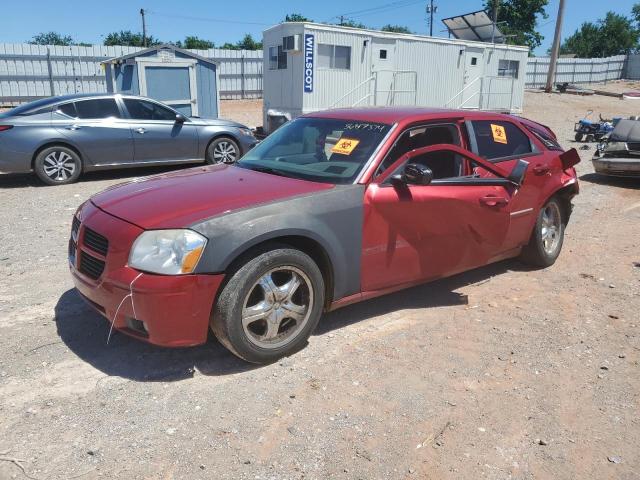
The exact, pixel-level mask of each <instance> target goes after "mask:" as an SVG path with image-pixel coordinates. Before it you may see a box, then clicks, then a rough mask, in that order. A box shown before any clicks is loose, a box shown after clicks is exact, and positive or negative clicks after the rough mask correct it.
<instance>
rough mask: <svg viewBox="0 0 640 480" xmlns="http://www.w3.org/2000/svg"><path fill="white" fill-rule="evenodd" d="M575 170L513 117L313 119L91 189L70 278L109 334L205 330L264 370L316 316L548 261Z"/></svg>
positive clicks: (553, 143) (77, 228) (547, 136)
mask: <svg viewBox="0 0 640 480" xmlns="http://www.w3.org/2000/svg"><path fill="white" fill-rule="evenodd" d="M579 160H580V159H579V157H578V154H577V152H576V151H575V150H570V151H567V152H565V151H563V149H562V148H561V147H560V145H559V144H558V142H557V139H556V137H555V135H554V133H553V132H552V131H551V130H550V129H549V128H547V127H545V126H543V125H541V124H538V123H535V122H532V121H529V120H525V119H522V118H518V117H514V116H510V115H502V114H494V113H486V112H467V111H456V110H433V109H420V108H402V109H401V108H382V109H345V110H333V111H326V112H317V113H313V114H309V115H305V116H302V117H299V118H297V119H296V120H294V121H291V122H289V123H287V124H286V125H284V126H283V127H281V128H280V129H278V130H277V131H276V132H274V133H273V134H272V135H270V136H269V137H267V138H266V139H265V140H264V141H263V142H262V143H260V144H259V145H257V146H256V147H255V148H254V149H253V150H251V151H250V152H249V153H247V154H246V155H245V156H244V158H242V159H241V160H240V161H239V162H238V163H237V164H235V165H214V166H208V167H197V168H192V169H188V170H183V171H179V172H174V173H167V174H161V175H156V176H151V177H148V178H142V179H137V180H134V181H132V182H129V183H125V184H123V185H120V186H116V187H113V188H110V189H108V190H106V191H103V192H101V193H99V194H97V195H95V196H94V197H92V198H91V199H90V200H88V201H87V202H85V203H84V204H83V205H82V206H81V207H80V208H79V209H78V211H77V213H76V214H75V216H74V218H73V226H72V232H71V240H70V241H69V266H70V269H71V273H72V276H73V279H74V282H75V285H76V287H77V289H78V291H79V292H80V294H81V295H82V296H83V297H84V298H85V299H86V300H87V301H88V303H89V304H90V305H92V306H93V307H94V308H95V309H97V310H98V311H99V312H100V313H101V314H102V315H104V316H105V317H106V319H107V320H108V321H109V323H111V326H112V328H113V329H115V330H118V331H121V332H123V333H125V334H128V335H131V336H133V337H136V338H139V339H141V340H144V341H146V342H150V343H153V344H156V345H164V346H174V347H177V346H190V345H198V344H201V343H203V342H205V341H206V340H207V334H208V331H209V329H211V330H212V331H213V333H214V334H215V336H216V337H217V338H218V340H220V342H221V343H222V344H223V345H225V346H226V347H227V348H228V349H229V350H231V351H232V352H233V353H234V354H236V355H237V356H239V357H241V358H243V359H245V360H247V361H249V362H254V363H267V362H271V361H274V360H276V359H278V358H280V357H283V356H286V355H290V354H291V353H293V352H295V351H296V350H298V349H300V348H302V347H303V346H304V345H305V344H306V342H307V339H308V337H309V336H310V334H311V333H312V332H313V330H314V328H315V327H316V325H317V324H318V321H319V320H320V317H321V316H322V314H323V312H326V311H330V310H333V309H336V308H338V307H341V306H344V305H348V304H351V303H354V302H358V301H362V300H366V299H368V298H372V297H376V296H379V295H383V294H386V293H389V292H393V291H396V290H400V289H403V288H407V287H409V286H412V285H416V284H419V283H423V282H428V281H430V280H435V279H438V278H442V277H446V276H450V275H454V274H456V273H460V272H463V271H465V270H469V269H473V268H477V267H480V266H483V265H487V264H489V263H492V262H496V261H499V260H502V259H506V258H512V257H519V258H521V259H522V260H523V261H525V262H527V263H529V264H532V265H535V266H538V267H547V266H549V265H551V264H553V263H554V262H555V260H556V258H557V257H558V255H559V254H560V250H561V248H562V242H563V236H564V231H565V227H566V225H567V222H568V220H569V216H570V213H571V199H572V197H573V196H574V195H576V194H577V193H578V182H577V179H576V172H575V170H574V165H575V164H576V163H577V162H579Z"/></svg>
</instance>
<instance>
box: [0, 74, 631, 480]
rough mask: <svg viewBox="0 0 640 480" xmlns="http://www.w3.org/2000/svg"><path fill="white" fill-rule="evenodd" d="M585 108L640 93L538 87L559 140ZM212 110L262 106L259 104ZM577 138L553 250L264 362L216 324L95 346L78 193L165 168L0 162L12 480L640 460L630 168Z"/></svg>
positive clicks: (1, 295)
mask: <svg viewBox="0 0 640 480" xmlns="http://www.w3.org/2000/svg"><path fill="white" fill-rule="evenodd" d="M608 88H622V87H619V86H616V85H614V86H613V87H612V86H609V87H608ZM625 88H626V87H625ZM636 105H637V106H636ZM250 109H253V112H252V111H251V110H250ZM588 109H593V110H594V111H595V113H596V115H597V113H599V112H602V113H603V115H607V116H609V115H611V116H612V115H614V114H615V115H623V116H628V115H631V114H638V113H639V112H638V111H639V110H640V102H638V103H637V104H636V103H634V102H633V101H622V100H616V99H612V98H608V97H595V96H594V97H576V96H571V95H558V94H552V95H547V94H544V93H537V92H528V93H527V94H526V105H525V115H526V116H528V117H530V118H533V119H535V120H538V121H541V122H543V123H545V124H547V125H549V126H551V127H552V128H553V129H554V130H555V131H556V132H557V133H558V135H559V137H560V139H561V141H562V143H563V144H564V145H565V146H566V147H572V146H574V143H573V142H572V141H571V139H572V138H573V131H572V127H573V122H574V121H576V120H577V119H579V118H581V117H582V116H583V115H584V113H585V112H586V110H588ZM222 111H223V113H224V114H225V115H228V116H230V117H233V118H236V119H238V120H240V121H245V122H247V123H250V122H249V120H247V119H250V118H257V119H259V118H260V102H256V101H252V102H245V103H243V104H241V105H238V104H232V103H231V102H229V103H227V102H223V107H222ZM232 112H233V113H232ZM240 115H242V116H240ZM258 122H259V120H258ZM258 124H259V123H258ZM580 153H581V155H582V158H583V162H582V163H581V164H579V165H578V171H579V175H580V180H581V194H580V195H579V196H578V197H577V198H576V199H575V211H574V214H573V217H572V218H571V222H570V224H569V227H568V230H567V236H566V240H565V245H564V249H563V252H562V254H561V255H560V258H559V260H558V262H557V263H556V264H555V265H554V266H553V267H551V268H548V269H545V270H528V269H526V268H524V267H523V266H522V265H521V264H519V263H518V262H517V261H506V262H501V263H499V264H495V265H492V266H489V267H485V268H481V269H478V270H475V271H473V272H470V273H466V274H462V275H458V276H456V277H453V278H450V279H447V280H444V281H439V282H436V283H432V284H429V285H425V286H421V287H417V288H413V289H411V290H407V291H404V292H400V293H397V294H393V295H389V296H386V297H383V298H379V299H376V300H373V301H369V302H366V303H362V304H359V305H354V306H351V307H347V308H344V309H342V310H338V311H336V312H334V313H332V314H329V315H327V316H326V317H324V318H323V320H322V321H321V323H320V326H319V328H318V330H317V331H316V332H315V334H314V335H313V336H312V337H311V339H310V341H309V345H308V347H307V348H306V349H305V350H303V351H302V352H300V353H298V354H296V355H294V356H292V357H290V358H287V359H285V360H283V361H281V362H278V363H276V364H274V365H270V366H266V367H252V366H249V365H247V364H245V363H243V362H242V361H240V360H237V359H236V358H235V357H233V356H232V355H231V354H229V353H228V352H227V351H226V350H225V349H224V348H223V347H222V346H220V345H219V344H218V343H217V342H215V341H214V340H212V341H211V342H209V343H208V344H207V345H205V346H202V347H197V348H193V349H178V350H168V349H162V348H156V347H151V346H148V345H144V344H142V343H140V342H138V341H135V340H132V339H129V338H127V337H125V336H123V335H120V334H117V335H115V337H114V338H112V341H111V343H110V344H109V345H105V340H106V338H107V332H108V326H107V323H106V322H105V321H104V320H103V319H102V318H101V317H100V316H99V315H98V314H96V313H94V312H93V311H92V310H91V309H90V308H89V307H87V306H86V305H85V304H84V303H83V302H82V301H81V300H80V299H79V297H78V295H77V294H76V293H75V292H74V290H73V288H72V282H71V279H70V277H69V273H68V269H67V264H66V262H67V260H66V245H67V240H68V236H69V230H70V224H71V215H72V214H73V211H74V210H75V209H76V207H77V206H78V205H79V204H80V203H81V202H83V201H84V200H85V199H86V198H87V197H89V196H90V195H92V194H93V193H95V192H97V191H99V190H102V189H104V188H106V187H108V186H110V185H113V184H116V183H118V182H121V181H123V180H124V179H127V178H132V177H134V176H136V175H143V174H150V173H153V172H157V171H160V170H157V169H156V170H148V169H145V170H141V171H121V172H111V173H99V174H91V175H88V176H87V177H86V178H85V179H83V180H82V181H81V182H80V183H77V184H74V185H69V186H63V187H53V188H47V187H41V186H39V185H38V184H37V182H36V181H35V180H33V179H32V178H31V177H5V178H1V177H0V212H1V213H2V220H3V221H2V223H1V224H0V238H1V243H0V479H5V478H7V479H8V478H32V479H33V478H35V479H72V478H81V479H83V480H84V479H98V478H127V479H186V478H189V479H198V478H202V479H204V478H215V479H277V480H281V479H326V478H336V479H411V478H416V479H442V478H450V479H461V478H465V479H478V478H485V479H496V480H498V479H500V480H502V479H534V478H535V479H540V478H542V479H547V478H548V479H567V480H568V479H598V480H601V479H624V480H627V479H638V478H640V458H639V457H640V454H639V453H638V452H640V417H639V415H638V412H639V411H640V367H639V363H638V362H639V360H640V315H639V314H638V312H639V311H640V296H639V295H640V250H639V249H638V247H639V242H640V181H638V180H615V179H606V178H602V177H598V176H596V175H594V174H593V169H592V166H591V163H590V162H589V161H588V159H589V157H590V156H591V154H592V153H593V147H591V150H588V151H584V150H581V151H580ZM465 299H468V301H465ZM13 460H15V461H13Z"/></svg>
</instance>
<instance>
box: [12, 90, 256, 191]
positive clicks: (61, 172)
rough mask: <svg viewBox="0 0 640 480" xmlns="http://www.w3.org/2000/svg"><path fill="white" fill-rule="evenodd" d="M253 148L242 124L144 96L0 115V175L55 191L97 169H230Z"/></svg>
mask: <svg viewBox="0 0 640 480" xmlns="http://www.w3.org/2000/svg"><path fill="white" fill-rule="evenodd" d="M256 142H257V141H256V139H255V137H254V136H253V133H252V132H251V130H250V129H249V128H247V127H246V126H244V125H241V124H239V123H235V122H231V121H228V120H222V119H203V118H196V117H185V116H184V115H182V114H180V113H179V112H177V111H176V110H173V109H172V108H170V107H168V106H166V105H164V104H162V103H160V102H157V101H156V100H152V99H149V98H144V97H136V96H128V95H108V94H94V95H87V94H82V95H65V96H58V97H51V98H47V99H43V100H37V101H35V102H31V103H27V104H24V105H21V106H19V107H16V108H14V109H13V110H9V111H7V112H5V113H2V114H0V173H25V172H35V174H36V175H37V176H38V177H39V178H40V180H42V181H43V182H44V183H46V184H49V185H60V184H65V183H71V182H74V181H76V180H77V179H78V177H79V176H80V174H81V173H82V172H88V171H92V170H99V169H112V168H122V167H137V166H144V165H167V164H169V165H173V164H181V163H192V162H207V163H233V162H235V161H236V160H237V159H238V158H240V157H241V156H242V155H243V154H244V153H245V152H247V151H248V150H249V149H251V147H253V146H254V145H255V144H256Z"/></svg>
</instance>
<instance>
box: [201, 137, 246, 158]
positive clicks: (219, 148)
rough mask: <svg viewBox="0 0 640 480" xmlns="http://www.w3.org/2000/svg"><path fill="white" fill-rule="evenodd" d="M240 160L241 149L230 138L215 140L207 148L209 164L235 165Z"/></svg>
mask: <svg viewBox="0 0 640 480" xmlns="http://www.w3.org/2000/svg"><path fill="white" fill-rule="evenodd" d="M238 158H240V147H239V146H238V144H237V143H236V141H235V140H233V139H231V138H229V137H219V138H216V139H214V140H213V141H212V142H211V143H210V144H209V146H208V147H207V158H206V160H207V163H211V164H215V163H235V161H236V160H238Z"/></svg>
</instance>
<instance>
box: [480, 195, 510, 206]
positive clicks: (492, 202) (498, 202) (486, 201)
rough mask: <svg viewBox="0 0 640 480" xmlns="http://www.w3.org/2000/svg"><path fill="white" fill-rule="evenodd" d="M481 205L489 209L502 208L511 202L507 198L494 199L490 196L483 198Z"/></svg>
mask: <svg viewBox="0 0 640 480" xmlns="http://www.w3.org/2000/svg"><path fill="white" fill-rule="evenodd" d="M480 203H482V204H483V205H486V206H487V207H498V206H500V207H501V206H504V205H506V204H508V203H509V200H508V199H507V198H505V197H492V196H489V195H488V196H486V197H481V198H480Z"/></svg>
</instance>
